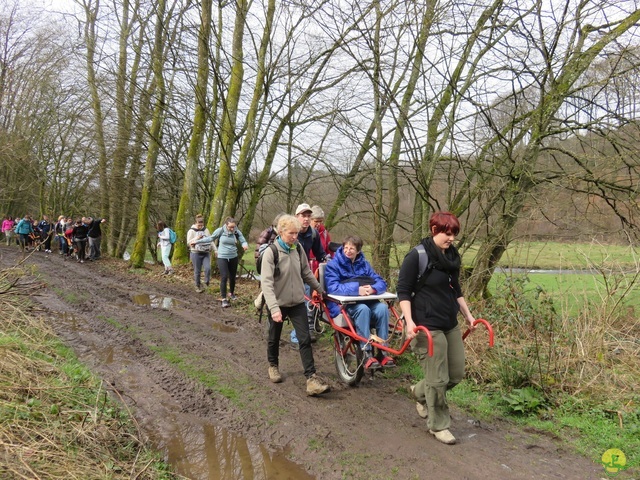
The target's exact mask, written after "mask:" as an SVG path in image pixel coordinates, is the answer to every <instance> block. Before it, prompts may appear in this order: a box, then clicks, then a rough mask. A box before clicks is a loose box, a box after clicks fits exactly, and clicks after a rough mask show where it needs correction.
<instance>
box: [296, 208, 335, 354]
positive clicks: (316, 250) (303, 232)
mask: <svg viewBox="0 0 640 480" xmlns="http://www.w3.org/2000/svg"><path fill="white" fill-rule="evenodd" d="M296 218H297V219H298V220H300V223H301V224H302V227H301V228H300V233H298V243H300V245H301V246H302V249H303V250H304V253H305V254H306V255H307V260H308V259H309V256H310V253H311V252H313V255H314V257H315V258H316V259H317V260H318V261H319V262H325V261H326V260H327V254H326V253H325V251H324V248H322V243H321V242H320V235H318V231H317V230H316V229H315V228H313V227H312V226H311V207H310V206H309V204H308V203H301V204H300V205H298V207H297V208H296ZM314 273H315V272H314ZM304 289H305V293H306V294H307V296H310V294H311V287H310V286H309V285H307V284H305V286H304ZM307 312H308V315H307V319H308V320H309V331H310V332H311V341H312V342H315V341H316V336H315V328H314V325H313V323H314V320H313V315H312V314H311V312H309V311H308V309H307ZM291 344H292V345H293V346H294V347H297V346H298V337H297V336H296V331H295V330H292V331H291Z"/></svg>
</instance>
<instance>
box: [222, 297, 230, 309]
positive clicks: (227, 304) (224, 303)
mask: <svg viewBox="0 0 640 480" xmlns="http://www.w3.org/2000/svg"><path fill="white" fill-rule="evenodd" d="M230 306H231V303H229V300H227V299H226V298H225V299H224V300H222V308H227V307H230Z"/></svg>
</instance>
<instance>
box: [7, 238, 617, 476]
mask: <svg viewBox="0 0 640 480" xmlns="http://www.w3.org/2000/svg"><path fill="white" fill-rule="evenodd" d="M19 259H20V254H19V252H18V250H17V249H16V248H13V247H5V246H4V245H3V246H1V247H0V263H1V264H2V266H3V267H6V266H9V265H13V264H15V263H16V262H17V261H18V260H19ZM26 263H27V264H32V265H35V269H34V271H35V273H37V274H38V275H40V276H41V278H42V279H43V280H44V281H45V282H46V284H47V288H45V289H43V290H42V292H41V295H38V296H37V297H36V298H34V300H36V301H37V302H39V303H41V304H42V305H43V306H44V307H46V309H47V312H48V315H49V316H50V318H51V324H52V326H53V327H54V328H55V330H56V331H57V333H58V334H59V335H60V336H61V337H62V338H63V339H64V340H65V341H66V342H67V343H68V344H69V345H71V346H72V347H73V348H74V350H75V351H76V352H77V353H78V355H79V357H80V358H81V359H82V360H83V361H84V362H86V363H87V364H89V365H90V366H91V368H92V369H93V370H94V371H95V372H96V373H97V374H99V375H100V376H101V377H102V378H103V379H104V380H105V383H106V385H110V386H111V388H112V389H113V391H114V392H115V395H117V396H118V397H120V398H121V399H122V400H123V401H124V402H125V404H126V405H127V406H128V408H130V409H131V410H132V412H133V413H134V416H135V418H136V420H137V421H138V423H139V424H140V428H141V430H142V432H144V434H145V435H146V436H147V438H149V439H150V441H152V442H153V443H155V445H156V446H157V447H158V448H160V449H161V450H163V451H164V452H165V453H166V456H167V458H168V460H169V461H170V462H171V463H172V464H173V465H174V466H175V467H176V468H177V469H178V471H179V472H180V473H181V474H183V475H185V476H187V477H189V478H194V479H218V478H220V479H231V478H234V479H235V478H246V479H253V478H256V479H257V478H268V479H280V478H282V479H284V478H292V479H302V478H316V479H323V480H332V479H341V478H350V479H365V478H366V479H391V478H393V479H396V478H397V479H425V478H439V479H456V480H462V479H478V480H482V479H534V478H535V479H545V478H565V479H576V480H578V479H579V480H584V479H597V478H602V477H604V471H603V468H602V466H601V465H596V464H594V463H593V462H591V461H589V460H588V459H585V458H582V457H579V456H577V455H575V454H573V453H571V452H570V450H569V449H568V448H566V447H563V446H561V445H560V444H559V443H558V442H556V441H555V440H554V439H552V438H549V437H548V436H545V435H543V434H540V433H537V432H523V431H520V430H518V429H516V428H514V427H512V426H509V425H507V424H502V423H495V424H484V423H481V422H478V421H476V420H475V419H474V418H471V417H469V416H468V415H466V414H465V413H464V412H461V411H459V410H457V409H454V410H453V423H452V428H451V430H452V432H453V433H454V434H455V435H456V437H457V438H458V441H459V443H458V444H457V445H454V446H445V445H442V444H440V443H438V442H437V441H436V440H435V439H433V438H432V437H431V436H430V435H429V434H428V430H427V426H426V422H425V421H424V420H422V419H421V418H419V417H418V415H417V414H416V411H415V409H414V403H413V402H412V401H411V400H410V399H409V396H408V394H407V388H408V386H409V385H410V379H408V378H407V379H389V378H382V377H380V376H376V377H375V379H374V380H368V379H367V378H366V377H365V379H364V380H363V382H362V383H361V385H360V386H359V387H357V388H351V387H347V386H345V385H343V384H342V383H340V382H339V380H338V379H337V377H336V374H335V369H334V366H333V361H332V352H331V349H330V342H329V340H324V339H323V340H321V341H320V342H319V343H318V344H316V345H315V346H314V356H315V359H316V366H317V368H318V371H319V372H320V373H321V374H323V375H324V376H325V377H326V378H328V380H329V382H330V384H331V387H332V390H331V392H330V393H329V394H327V395H323V396H322V397H319V398H311V397H307V396H306V394H305V379H304V376H303V375H302V367H301V363H300V358H299V355H298V353H297V352H296V351H294V350H292V349H290V348H288V346H287V345H286V344H284V343H283V346H282V350H281V366H280V368H281V372H282V373H283V376H284V381H283V383H281V384H277V385H276V384H272V383H271V382H270V381H269V380H268V377H267V363H266V337H265V327H264V325H265V324H264V321H263V323H262V324H259V323H258V322H257V321H256V317H255V316H248V315H246V314H243V313H242V310H241V308H240V307H239V306H238V305H236V306H234V307H232V308H229V309H222V308H220V306H219V304H218V303H217V302H215V297H214V295H213V294H207V293H205V294H198V293H196V292H195V291H194V289H193V286H192V282H191V280H190V269H189V268H188V267H186V266H185V267H183V268H182V269H181V270H180V271H179V272H178V274H177V275H176V276H174V277H168V278H167V277H163V276H161V275H160V273H161V270H162V267H158V266H148V267H147V269H146V270H145V271H144V272H142V273H132V272H129V271H127V269H126V265H125V264H124V262H121V261H116V260H113V259H102V260H100V261H98V262H92V263H89V262H87V263H84V264H79V263H76V262H75V261H70V260H67V261H64V260H63V259H62V258H61V256H60V255H58V254H57V253H55V252H54V253H53V254H48V255H47V254H45V253H42V252H35V253H34V254H33V255H31V257H29V258H28V259H27V261H26ZM214 282H215V279H214ZM255 289H256V287H255V285H253V284H251V283H250V282H249V281H247V282H246V283H244V284H242V283H241V285H240V287H239V288H238V289H237V290H238V291H239V293H240V295H241V297H243V298H241V300H240V305H242V304H244V305H248V304H249V302H251V300H252V299H251V298H249V297H250V296H251V295H252V294H253V292H254V291H255ZM237 293H238V292H237ZM141 299H142V301H141ZM283 337H284V335H283ZM327 338H328V337H327ZM178 366H180V368H178ZM185 369H186V370H189V371H190V372H191V373H192V374H193V375H196V376H197V377H198V378H201V379H202V382H196V381H194V380H191V379H190V378H188V377H187V376H186V375H185V374H183V373H182V372H183V371H184V370H185ZM221 392H222V393H221Z"/></svg>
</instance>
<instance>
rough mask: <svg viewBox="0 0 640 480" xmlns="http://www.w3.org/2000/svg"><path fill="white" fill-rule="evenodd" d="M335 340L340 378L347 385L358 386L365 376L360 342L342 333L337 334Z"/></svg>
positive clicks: (336, 360)
mask: <svg viewBox="0 0 640 480" xmlns="http://www.w3.org/2000/svg"><path fill="white" fill-rule="evenodd" d="M333 339H334V351H333V355H334V360H335V362H336V371H337V372H338V376H339V377H340V380H342V381H343V382H344V383H346V384H347V385H349V386H352V387H353V386H356V385H357V384H358V383H359V382H360V380H361V379H362V376H363V375H364V365H363V363H364V362H363V357H364V355H363V353H362V348H361V347H360V342H358V341H357V340H353V339H352V338H350V337H349V336H347V335H344V334H343V333H340V332H335V334H334V336H333Z"/></svg>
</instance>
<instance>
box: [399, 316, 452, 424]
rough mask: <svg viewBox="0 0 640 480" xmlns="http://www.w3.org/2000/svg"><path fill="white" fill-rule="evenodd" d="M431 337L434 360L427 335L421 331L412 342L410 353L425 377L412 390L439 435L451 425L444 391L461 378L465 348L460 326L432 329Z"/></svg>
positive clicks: (429, 422) (428, 422)
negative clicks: (430, 352) (445, 330)
mask: <svg viewBox="0 0 640 480" xmlns="http://www.w3.org/2000/svg"><path fill="white" fill-rule="evenodd" d="M431 337H432V338H433V357H430V356H429V355H428V343H427V336H426V335H425V334H424V332H420V333H419V334H418V335H417V336H416V338H414V339H413V341H412V343H411V348H412V350H413V352H414V353H415V354H416V356H417V357H418V361H419V362H420V364H421V365H422V370H423V371H424V378H423V379H422V380H420V381H419V382H418V383H417V384H416V386H415V388H414V395H415V397H416V399H417V401H418V402H420V403H421V404H422V405H426V406H427V409H428V412H429V418H428V420H427V425H428V427H429V430H433V431H434V432H438V431H440V430H445V429H447V428H449V426H450V425H451V416H450V415H449V404H448V403H447V397H446V394H447V390H449V389H451V388H453V387H455V386H456V385H457V384H458V383H460V382H461V381H462V378H463V377H464V346H463V344H462V333H461V332H460V327H456V328H453V329H451V330H449V331H448V332H443V331H441V330H431Z"/></svg>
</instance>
